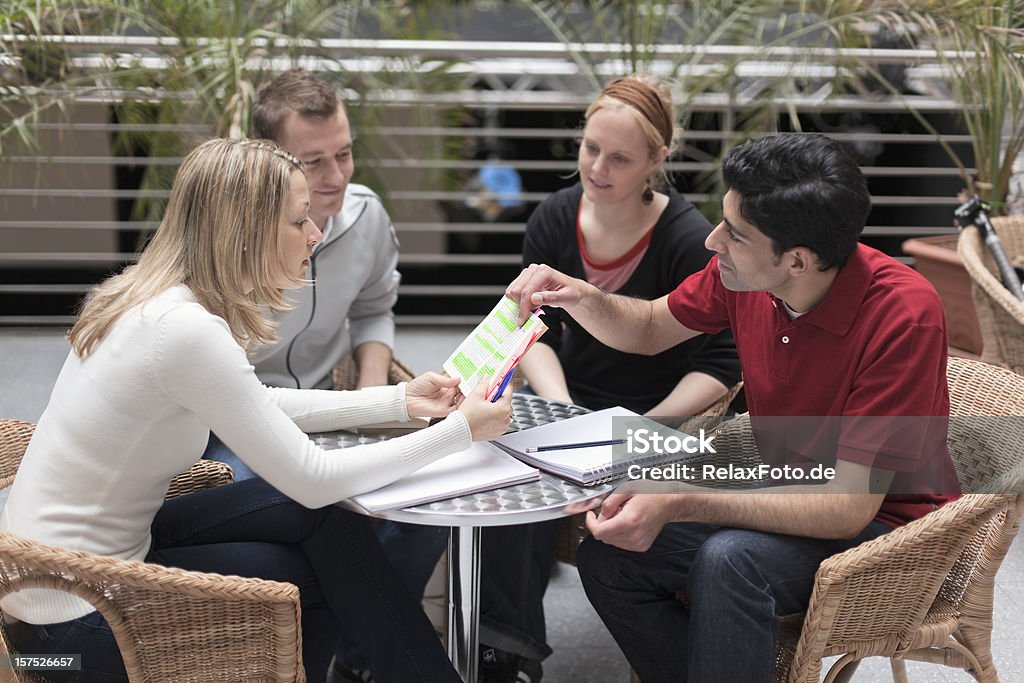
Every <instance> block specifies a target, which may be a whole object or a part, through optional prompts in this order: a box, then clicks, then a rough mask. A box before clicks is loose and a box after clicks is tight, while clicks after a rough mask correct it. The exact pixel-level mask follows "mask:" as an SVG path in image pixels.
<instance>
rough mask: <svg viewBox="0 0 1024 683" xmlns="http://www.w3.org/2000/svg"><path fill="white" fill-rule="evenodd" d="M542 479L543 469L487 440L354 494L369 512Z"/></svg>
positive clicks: (354, 500) (354, 497) (357, 501)
mask: <svg viewBox="0 0 1024 683" xmlns="http://www.w3.org/2000/svg"><path fill="white" fill-rule="evenodd" d="M537 479H540V472H538V471H537V470H536V469H534V468H533V467H530V466H529V465H527V464H525V463H522V462H519V461H518V460H516V459H515V458H513V457H511V456H510V455H508V454H507V453H505V452H503V451H502V450H501V449H500V448H497V447H496V446H494V445H492V444H491V443H489V442H487V441H482V442H476V443H474V444H472V445H471V446H470V447H469V448H468V449H466V450H464V451H459V452H458V453H452V454H451V455H447V456H445V457H443V458H441V459H440V460H435V461H434V462H432V463H430V464H429V465H427V466H426V467H423V468H421V469H419V470H417V471H415V472H413V473H412V474H410V475H409V476H407V477H404V478H402V479H399V480H398V481H395V482H392V483H391V484H388V485H387V486H382V487H381V488H379V489H377V490H375V491H370V492H368V493H361V494H359V495H358V496H353V497H352V501H353V502H354V503H356V504H357V505H359V506H360V507H362V508H363V509H364V510H367V511H369V512H376V511H378V510H391V509H394V508H404V507H409V506H412V505H421V504H423V503H428V502H432V501H435V500H444V499H446V498H454V497H456V496H460V495H464V494H467V493H476V492H477V491H487V490H490V489H496V488H500V487H502V486H511V485H513V484H521V483H524V482H528V481H535V480H537Z"/></svg>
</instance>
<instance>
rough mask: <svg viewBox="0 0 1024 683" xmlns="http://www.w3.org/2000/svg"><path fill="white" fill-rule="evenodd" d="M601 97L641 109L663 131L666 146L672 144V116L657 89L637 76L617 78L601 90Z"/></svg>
mask: <svg viewBox="0 0 1024 683" xmlns="http://www.w3.org/2000/svg"><path fill="white" fill-rule="evenodd" d="M601 97H611V98H614V99H616V100H619V101H620V102H622V103H624V104H628V105H629V106H631V107H633V108H634V109H636V110H637V111H639V112H640V113H641V114H642V115H643V117H644V118H646V119H647V120H648V121H650V123H651V125H652V126H654V128H655V129H656V130H657V131H658V132H659V133H661V139H662V142H663V144H664V145H665V146H666V147H671V146H672V116H671V114H669V112H668V108H667V107H666V106H665V103H664V102H662V101H661V97H659V96H658V93H657V91H656V90H655V89H654V88H652V87H651V86H649V85H647V84H646V83H644V82H643V81H640V80H637V79H636V78H628V77H627V78H617V79H616V80H614V81H612V82H611V83H609V84H608V85H606V86H604V90H602V91H601Z"/></svg>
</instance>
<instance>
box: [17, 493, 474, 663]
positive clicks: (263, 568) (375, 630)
mask: <svg viewBox="0 0 1024 683" xmlns="http://www.w3.org/2000/svg"><path fill="white" fill-rule="evenodd" d="M152 532H153V546H152V548H151V550H150V552H149V555H148V556H147V558H146V560H147V561H149V562H155V563H158V564H163V565H167V566H172V567H181V568H183V569H191V570H197V571H209V572H217V573H220V574H237V575H240V576H248V577H259V578H264V579H272V580H275V581H286V582H289V583H293V584H295V585H296V586H298V587H299V593H300V598H301V604H302V656H303V661H304V664H305V667H306V675H307V678H308V679H309V680H310V681H323V680H325V679H326V676H327V668H328V665H329V664H330V660H331V656H332V655H333V653H334V647H335V643H336V642H337V639H338V634H339V633H340V630H341V625H342V624H344V625H345V630H346V632H347V633H349V634H350V636H351V637H352V638H353V639H354V641H355V642H356V645H357V646H358V648H359V650H360V651H361V652H363V653H364V654H365V656H366V657H367V659H368V662H369V665H370V668H371V670H372V671H373V676H374V680H377V681H400V682H404V681H438V680H443V681H453V682H454V681H458V680H459V678H458V675H457V674H456V673H455V670H454V669H453V668H452V666H451V663H450V662H449V661H448V658H447V656H446V655H445V652H444V649H443V648H442V647H441V644H440V642H439V641H438V639H437V636H436V635H435V634H434V630H433V628H431V626H430V623H429V622H428V621H427V618H426V616H425V615H424V614H423V611H422V609H420V606H419V603H418V602H417V600H416V599H414V598H413V596H412V595H411V594H410V593H409V591H408V589H407V588H406V587H405V585H404V584H403V583H402V580H401V579H400V578H399V577H398V575H397V574H396V573H395V571H394V569H393V568H392V567H391V564H390V562H389V561H388V559H387V557H385V555H384V553H383V551H382V550H381V548H380V543H379V542H378V541H377V537H376V534H375V533H374V531H373V528H372V526H371V524H370V522H369V520H368V519H367V518H365V517H363V516H361V515H358V514H355V513H352V512H348V511H346V510H342V509H341V508H338V507H335V506H328V507H325V508H321V509H319V510H310V509H308V508H305V507H303V506H301V505H299V504H298V503H296V502H294V501H292V500H291V499H290V498H288V497H287V496H285V495H284V494H282V493H280V492H278V491H277V490H276V489H274V488H273V487H271V486H270V485H269V484H267V483H266V482H264V481H263V480H262V479H249V480H246V481H242V482H238V483H235V484H232V485H230V486H221V487H217V488H213V489H209V490H206V491H201V492H199V493H193V494H190V495H187V496H182V497H180V498H175V499H173V500H169V501H167V502H165V503H164V505H163V507H161V509H160V510H159V512H158V513H157V515H156V518H155V519H154V521H153V526H152ZM97 617H98V615H94V614H91V615H87V616H86V617H83V618H82V619H76V620H74V621H72V622H65V623H63V624H58V625H52V626H48V627H44V631H53V634H51V635H47V636H45V637H47V638H48V640H47V641H45V642H42V643H35V644H33V643H25V642H15V643H14V645H15V647H16V648H18V649H19V650H21V648H22V647H29V648H31V647H39V646H42V648H43V649H36V650H34V651H35V652H44V651H45V652H53V653H61V652H63V653H78V652H80V653H82V654H83V660H84V661H83V665H84V666H86V667H89V668H90V669H91V670H98V671H107V672H114V673H119V674H120V675H121V676H122V677H123V675H124V668H123V664H121V662H120V655H119V654H118V653H117V650H116V648H106V649H103V648H98V647H95V643H94V642H93V641H85V640H82V638H83V636H82V635H81V632H82V631H83V628H84V626H86V625H92V626H97V625H98V626H99V627H100V628H102V629H104V630H105V631H106V633H105V634H101V636H100V640H103V639H104V638H106V639H109V642H111V643H112V642H113V635H112V634H110V632H109V629H106V626H105V624H102V620H101V619H100V620H99V622H98V624H97ZM57 646H59V647H60V648H61V649H60V650H54V649H53V648H54V647H57ZM79 680H104V681H106V680H110V681H116V680H124V679H123V678H121V679H118V678H110V679H99V678H96V679H94V678H91V677H90V678H82V679H79Z"/></svg>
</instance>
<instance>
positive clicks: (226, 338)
mask: <svg viewBox="0 0 1024 683" xmlns="http://www.w3.org/2000/svg"><path fill="white" fill-rule="evenodd" d="M408 419H409V416H408V414H407V412H406V404H405V385H404V384H400V385H399V386H397V387H394V386H390V387H375V388H372V389H364V390H362V391H352V392H348V391H346V392H338V391H310V390H306V391H300V390H296V389H271V388H268V387H265V386H264V385H262V384H261V383H260V382H259V380H258V379H257V378H256V375H255V374H254V373H253V368H252V366H251V365H250V364H249V361H248V360H247V358H246V355H245V353H244V351H243V350H242V349H241V348H240V347H239V346H238V344H237V343H236V342H235V341H234V339H233V338H232V336H231V334H230V332H229V331H228V327H227V324H226V323H225V322H224V321H223V320H222V319H221V318H219V317H216V316H214V315H212V314H210V313H209V312H208V311H207V310H206V309H205V308H203V307H202V305H200V304H199V303H198V302H196V300H195V298H194V297H193V296H192V293H191V291H190V290H189V289H188V288H187V287H185V286H177V287H172V288H171V289H169V290H167V291H166V292H164V293H163V294H161V295H160V296H158V297H155V298H154V299H152V300H150V301H149V302H147V303H146V304H144V305H142V306H139V307H136V308H135V309H132V310H131V311H129V312H127V313H125V314H124V315H123V316H122V317H121V318H120V319H119V320H118V321H117V322H116V323H115V324H114V326H113V327H112V329H111V330H110V333H109V334H108V336H107V337H106V338H105V339H104V340H103V341H102V342H101V343H100V344H99V345H97V347H96V348H95V349H94V350H93V352H92V354H90V355H89V357H88V358H86V359H85V360H84V361H83V360H81V359H79V358H78V357H77V356H76V355H75V354H74V353H73V352H72V353H71V354H70V355H69V356H68V359H67V361H66V362H65V363H64V367H63V369H62V370H61V373H60V376H59V377H58V378H57V382H56V385H55V386H54V389H53V393H52V395H51V396H50V402H49V404H48V405H47V407H46V410H45V411H44V412H43V415H42V417H41V418H40V420H39V424H38V426H37V427H36V431H35V434H34V435H33V437H32V441H31V443H30V444H29V447H28V450H27V452H26V453H25V458H24V460H23V462H22V465H21V468H20V469H19V470H18V476H17V479H16V481H15V483H14V486H13V488H12V490H11V493H10V497H9V499H8V502H7V505H6V507H5V508H4V511H3V514H2V516H0V529H4V530H9V531H12V532H14V533H17V534H19V535H22V536H25V537H28V538H32V539H36V540H39V541H42V542H43V543H48V544H52V545H57V546H62V547H65V548H71V549H74V550H86V551H89V552H94V553H99V554H102V555H110V556H114V557H118V558H122V559H134V560H141V559H144V558H145V557H146V554H147V552H148V551H149V546H150V541H151V539H150V531H149V529H150V525H151V523H152V521H153V517H154V515H155V514H156V512H157V510H158V509H159V508H160V505H161V503H162V502H163V499H164V495H165V493H166V492H167V488H168V485H169V483H170V481H171V479H172V478H173V477H174V476H175V475H176V474H178V473H180V472H184V471H185V470H187V469H188V468H189V467H190V466H191V465H192V464H193V463H195V462H196V461H197V460H198V459H199V458H200V456H201V455H202V453H203V450H204V448H205V446H206V441H207V439H208V437H209V434H210V431H211V430H213V431H214V432H215V433H216V434H217V435H218V436H219V437H220V438H221V439H222V440H223V441H224V443H225V444H226V445H227V446H228V447H229V448H230V449H231V450H232V451H234V452H235V453H236V454H238V456H239V457H240V458H241V459H242V460H244V461H245V462H246V463H247V464H248V465H249V466H250V467H252V469H253V470H254V471H255V472H257V473H258V474H259V475H260V476H261V477H263V478H264V479H266V480H267V481H268V482H270V483H271V484H273V485H274V486H275V487H276V488H277V489H279V490H280V491H282V492H283V493H285V494H286V495H288V496H290V497H291V498H293V499H295V500H296V501H298V502H300V503H302V504H303V505H306V506H308V507H311V508H316V507H322V506H324V505H329V504H331V503H335V502H337V501H339V500H343V499H345V498H348V497H349V496H352V495H354V494H357V493H362V492H365V491H371V490H373V489H376V488H379V487H380V486H383V485H385V484H388V483H390V482H392V481H394V480H396V479H399V478H401V477H403V476H405V475H407V474H409V473H411V472H414V471H415V470H417V469H419V468H420V467H423V466H424V465H427V464H429V463H431V462H433V461H434V460H437V459H439V458H441V457H442V456H445V455H448V454H450V453H455V452H457V451H460V450H464V449H466V448H468V447H469V445H470V440H471V435H470V430H469V426H468V424H467V423H466V421H465V418H464V417H463V416H462V414H461V413H459V412H454V413H452V415H450V416H449V417H448V418H447V419H445V420H444V421H442V422H441V423H440V424H438V425H435V426H433V427H429V428H427V429H423V430H420V431H419V432H416V433H414V434H410V435H408V436H403V437H401V438H397V439H392V440H389V441H384V442H381V443H374V444H368V445H362V446H357V447H354V448H349V449H346V450H344V451H340V452H334V453H329V452H327V451H324V450H323V449H321V448H320V447H318V446H317V445H316V444H314V443H313V442H311V441H310V440H309V438H308V437H307V436H306V434H305V433H304V432H315V431H327V430H333V429H341V428H345V427H352V426H357V425H360V424H371V423H375V422H385V421H391V420H408ZM0 607H2V608H3V611H4V612H5V613H6V614H8V615H10V616H13V617H15V618H18V619H21V620H23V621H27V622H30V623H36V624H48V623H55V622H60V621H67V620H69V619H74V618H76V617H79V616H82V615H84V614H87V613H89V612H91V611H92V607H91V606H89V605H88V604H87V603H86V602H84V601H82V600H80V599H78V598H74V597H72V596H69V595H65V594H61V593H56V592H53V591H42V590H31V591H22V592H21V593H18V594H16V595H13V596H10V597H8V598H6V599H5V600H4V601H3V602H2V604H0Z"/></svg>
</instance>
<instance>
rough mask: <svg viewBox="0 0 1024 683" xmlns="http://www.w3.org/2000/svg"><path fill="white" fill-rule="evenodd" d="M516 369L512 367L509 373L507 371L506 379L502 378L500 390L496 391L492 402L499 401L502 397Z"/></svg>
mask: <svg viewBox="0 0 1024 683" xmlns="http://www.w3.org/2000/svg"><path fill="white" fill-rule="evenodd" d="M515 371H516V369H515V368H512V369H511V370H509V371H508V372H507V373H505V379H503V380H501V384H499V385H498V391H496V392H495V393H494V398H492V399H491V403H494V402H495V401H497V400H498V399H499V398H501V395H502V394H503V393H505V387H507V386H508V382H509V380H510V379H512V373H513V372H515Z"/></svg>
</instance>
